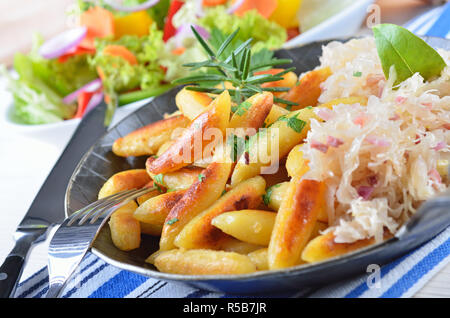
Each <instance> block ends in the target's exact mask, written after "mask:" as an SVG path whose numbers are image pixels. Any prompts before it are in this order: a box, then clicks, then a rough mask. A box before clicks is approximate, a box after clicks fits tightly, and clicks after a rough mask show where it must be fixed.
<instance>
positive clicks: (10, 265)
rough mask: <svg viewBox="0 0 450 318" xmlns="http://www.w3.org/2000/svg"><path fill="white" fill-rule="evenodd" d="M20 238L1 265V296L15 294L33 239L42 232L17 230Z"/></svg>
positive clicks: (6, 296) (7, 296) (5, 296)
mask: <svg viewBox="0 0 450 318" xmlns="http://www.w3.org/2000/svg"><path fill="white" fill-rule="evenodd" d="M16 234H19V238H18V239H17V240H16V245H15V246H14V248H13V249H12V251H11V252H10V253H9V255H8V256H7V257H6V259H5V261H4V262H3V264H2V266H0V298H9V297H13V296H14V291H15V288H16V285H17V282H18V281H19V278H20V276H21V274H22V270H23V265H24V264H25V259H26V257H27V255H28V252H29V250H30V248H31V245H32V243H33V241H35V240H36V238H37V237H39V236H40V235H41V234H42V230H40V231H25V232H22V231H20V232H16Z"/></svg>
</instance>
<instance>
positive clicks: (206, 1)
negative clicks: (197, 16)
mask: <svg viewBox="0 0 450 318" xmlns="http://www.w3.org/2000/svg"><path fill="white" fill-rule="evenodd" d="M225 3H227V0H203V6H205V7H214V6H218V5H221V4H225Z"/></svg>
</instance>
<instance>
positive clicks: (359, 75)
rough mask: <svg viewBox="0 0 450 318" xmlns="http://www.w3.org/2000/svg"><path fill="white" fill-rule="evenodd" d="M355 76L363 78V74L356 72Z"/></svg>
mask: <svg viewBox="0 0 450 318" xmlns="http://www.w3.org/2000/svg"><path fill="white" fill-rule="evenodd" d="M353 76H354V77H361V76H362V72H354V73H353Z"/></svg>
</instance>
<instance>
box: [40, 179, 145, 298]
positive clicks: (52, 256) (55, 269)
mask: <svg viewBox="0 0 450 318" xmlns="http://www.w3.org/2000/svg"><path fill="white" fill-rule="evenodd" d="M152 190H154V188H144V189H133V190H125V191H121V192H118V193H116V194H113V195H110V196H108V197H105V198H103V199H100V200H98V201H95V202H93V203H91V204H89V205H87V206H86V207H84V208H82V209H80V210H78V211H76V212H75V213H73V214H72V215H71V216H69V217H68V218H66V219H65V220H64V222H63V223H62V224H61V225H60V226H59V228H58V229H57V230H56V232H55V233H54V234H53V237H52V239H51V241H50V244H49V247H48V276H49V290H48V293H47V296H46V297H47V298H56V297H58V295H59V294H60V292H61V291H62V289H63V288H64V286H65V284H66V282H67V281H68V279H69V278H70V276H71V275H72V274H73V272H74V271H75V269H76V268H77V267H78V265H79V264H80V262H81V260H82V259H83V257H84V255H85V254H86V252H87V251H88V250H89V248H90V247H91V246H92V243H93V241H94V239H95V238H96V236H97V234H98V233H99V232H100V229H101V228H102V226H103V225H104V224H105V222H106V220H107V219H108V218H109V216H110V215H111V214H112V213H113V212H114V211H116V210H117V209H119V208H120V207H122V206H123V205H125V204H127V203H128V202H130V201H131V200H134V199H136V198H138V197H140V196H141V195H143V194H145V193H147V192H150V191H152Z"/></svg>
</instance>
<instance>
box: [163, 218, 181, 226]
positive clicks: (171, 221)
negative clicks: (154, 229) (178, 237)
mask: <svg viewBox="0 0 450 318" xmlns="http://www.w3.org/2000/svg"><path fill="white" fill-rule="evenodd" d="M178 221H179V220H178V219H177V218H173V219H170V220H169V221H167V222H166V223H167V224H168V225H172V224H174V223H176V222H178Z"/></svg>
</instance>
